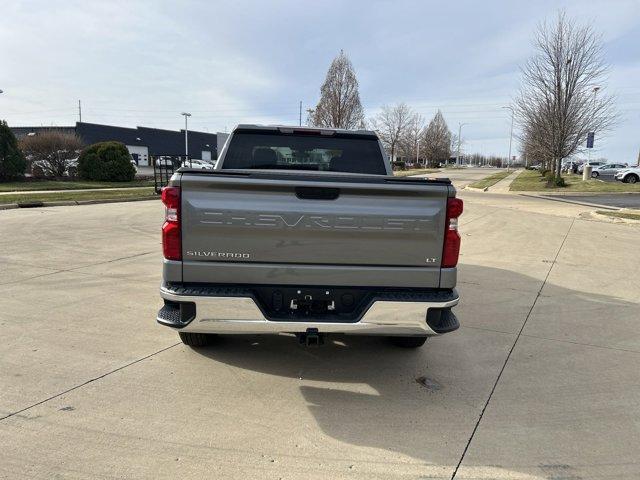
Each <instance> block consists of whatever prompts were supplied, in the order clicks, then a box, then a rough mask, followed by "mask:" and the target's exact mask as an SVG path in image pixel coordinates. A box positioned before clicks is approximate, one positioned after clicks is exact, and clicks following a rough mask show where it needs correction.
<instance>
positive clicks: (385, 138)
mask: <svg viewBox="0 0 640 480" xmlns="http://www.w3.org/2000/svg"><path fill="white" fill-rule="evenodd" d="M414 118H415V114H414V113H413V111H412V110H411V108H409V107H408V106H407V105H406V104H404V103H399V104H397V105H394V106H389V105H384V106H383V107H382V110H381V111H380V113H379V114H378V115H377V116H376V117H375V118H374V119H372V120H371V126H372V128H373V129H374V130H375V131H376V132H378V136H379V137H380V140H382V143H383V145H384V146H385V148H386V149H387V152H388V153H389V155H390V156H391V161H392V162H393V161H394V160H395V158H396V153H397V150H398V148H399V147H400V141H401V140H402V138H403V137H404V135H405V134H406V132H407V129H408V128H409V127H410V125H411V123H412V122H413V121H414Z"/></svg>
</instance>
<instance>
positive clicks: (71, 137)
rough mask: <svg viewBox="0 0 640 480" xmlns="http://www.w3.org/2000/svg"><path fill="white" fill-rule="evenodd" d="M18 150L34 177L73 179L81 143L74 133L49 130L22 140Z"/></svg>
mask: <svg viewBox="0 0 640 480" xmlns="http://www.w3.org/2000/svg"><path fill="white" fill-rule="evenodd" d="M20 148H21V149H22V152H23V153H24V154H25V155H26V157H27V158H28V159H29V162H30V164H31V173H32V174H33V176H34V177H47V178H60V177H67V176H71V177H73V176H74V167H75V164H76V161H77V160H76V159H77V158H78V154H79V153H80V150H81V149H82V141H81V140H80V138H79V137H78V136H77V135H76V134H75V133H67V132H58V131H55V130H49V131H44V132H39V133H38V134H36V135H33V136H27V137H24V138H22V139H21V140H20Z"/></svg>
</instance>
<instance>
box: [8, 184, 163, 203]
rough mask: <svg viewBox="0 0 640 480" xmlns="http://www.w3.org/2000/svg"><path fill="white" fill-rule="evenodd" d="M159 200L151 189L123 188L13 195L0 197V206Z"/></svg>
mask: <svg viewBox="0 0 640 480" xmlns="http://www.w3.org/2000/svg"><path fill="white" fill-rule="evenodd" d="M154 196H155V197H157V198H160V197H159V196H158V195H155V192H154V188H153V187H147V188H135V189H130V188H124V189H122V190H95V191H91V192H74V191H63V192H55V193H28V192H25V193H15V194H13V193H12V194H7V195H0V205H2V204H7V203H18V204H20V203H36V202H59V201H67V200H74V201H81V200H114V199H131V198H152V197H154Z"/></svg>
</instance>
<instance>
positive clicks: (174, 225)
mask: <svg viewBox="0 0 640 480" xmlns="http://www.w3.org/2000/svg"><path fill="white" fill-rule="evenodd" d="M162 203H164V206H165V210H164V224H162V253H163V254H164V258H166V259H167V260H182V244H181V233H180V187H164V188H163V189H162Z"/></svg>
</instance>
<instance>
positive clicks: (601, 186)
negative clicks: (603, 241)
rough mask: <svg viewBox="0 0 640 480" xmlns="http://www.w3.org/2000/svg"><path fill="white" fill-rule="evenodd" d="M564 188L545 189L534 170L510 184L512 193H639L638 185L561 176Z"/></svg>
mask: <svg viewBox="0 0 640 480" xmlns="http://www.w3.org/2000/svg"><path fill="white" fill-rule="evenodd" d="M563 178H564V179H565V182H566V183H567V186H566V187H550V188H547V186H546V185H547V183H546V181H545V179H544V178H543V177H542V176H541V175H540V172H537V171H535V170H524V171H523V172H522V173H521V174H520V175H518V176H517V177H516V179H515V180H514V181H513V182H511V187H510V190H511V191H512V192H566V193H573V192H594V193H598V192H601V193H617V192H618V193H619V192H638V193H640V184H637V183H636V184H630V183H622V182H604V181H602V180H595V179H591V180H587V181H582V175H563Z"/></svg>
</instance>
